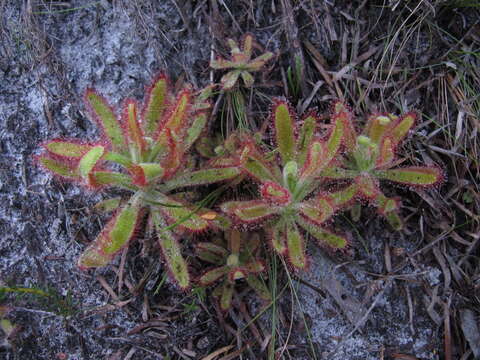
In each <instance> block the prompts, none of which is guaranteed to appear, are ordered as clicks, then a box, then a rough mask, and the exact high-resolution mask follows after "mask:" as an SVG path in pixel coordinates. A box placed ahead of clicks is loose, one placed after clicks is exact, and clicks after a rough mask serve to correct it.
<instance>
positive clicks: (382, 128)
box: [367, 115, 392, 144]
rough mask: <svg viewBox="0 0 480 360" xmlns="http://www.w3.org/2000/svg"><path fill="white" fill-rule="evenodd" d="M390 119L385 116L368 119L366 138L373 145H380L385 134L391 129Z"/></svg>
mask: <svg viewBox="0 0 480 360" xmlns="http://www.w3.org/2000/svg"><path fill="white" fill-rule="evenodd" d="M391 123H392V119H390V117H388V116H387V115H376V116H372V117H370V118H369V119H368V125H367V136H368V137H369V138H370V139H371V140H372V141H373V142H374V143H375V144H380V142H381V140H382V139H383V136H384V135H385V132H386V131H387V130H388V129H389V128H390V127H391Z"/></svg>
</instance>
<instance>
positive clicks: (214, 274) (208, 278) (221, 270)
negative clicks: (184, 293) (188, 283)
mask: <svg viewBox="0 0 480 360" xmlns="http://www.w3.org/2000/svg"><path fill="white" fill-rule="evenodd" d="M228 271H229V268H228V267H227V266H221V267H218V268H215V269H212V270H209V271H207V272H205V273H204V274H203V275H202V276H200V278H199V279H198V282H199V283H200V285H201V286H208V285H210V284H212V283H214V282H215V281H217V280H218V279H220V278H221V277H222V276H224V275H225V274H227V273H228Z"/></svg>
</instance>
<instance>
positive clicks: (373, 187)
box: [355, 174, 380, 198]
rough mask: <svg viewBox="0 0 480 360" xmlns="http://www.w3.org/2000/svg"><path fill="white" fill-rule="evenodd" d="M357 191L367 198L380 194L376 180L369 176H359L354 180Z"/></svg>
mask: <svg viewBox="0 0 480 360" xmlns="http://www.w3.org/2000/svg"><path fill="white" fill-rule="evenodd" d="M355 183H356V184H357V189H358V191H359V192H360V193H361V194H363V195H364V196H366V197H367V198H375V197H376V196H378V194H379V192H380V187H379V184H378V180H377V179H375V178H373V177H372V176H371V175H369V174H366V175H359V176H357V177H356V178H355Z"/></svg>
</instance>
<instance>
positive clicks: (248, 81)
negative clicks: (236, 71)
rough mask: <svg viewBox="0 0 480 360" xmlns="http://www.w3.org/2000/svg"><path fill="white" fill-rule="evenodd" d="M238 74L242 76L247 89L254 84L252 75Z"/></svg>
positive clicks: (243, 72)
mask: <svg viewBox="0 0 480 360" xmlns="http://www.w3.org/2000/svg"><path fill="white" fill-rule="evenodd" d="M240 74H241V76H242V79H243V83H244V84H245V87H247V88H249V87H252V85H253V83H254V82H255V79H254V78H253V76H252V74H250V73H249V72H248V71H242V72H241V73H240Z"/></svg>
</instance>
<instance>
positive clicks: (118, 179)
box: [92, 171, 136, 189]
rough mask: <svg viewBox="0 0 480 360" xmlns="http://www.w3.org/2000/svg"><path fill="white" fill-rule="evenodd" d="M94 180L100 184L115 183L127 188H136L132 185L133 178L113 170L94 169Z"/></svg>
mask: <svg viewBox="0 0 480 360" xmlns="http://www.w3.org/2000/svg"><path fill="white" fill-rule="evenodd" d="M92 176H93V178H94V182H95V183H96V184H98V185H115V186H119V187H124V188H127V189H136V187H135V186H133V185H132V178H131V177H130V176H128V175H125V174H122V173H117V172H113V171H94V172H92Z"/></svg>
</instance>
